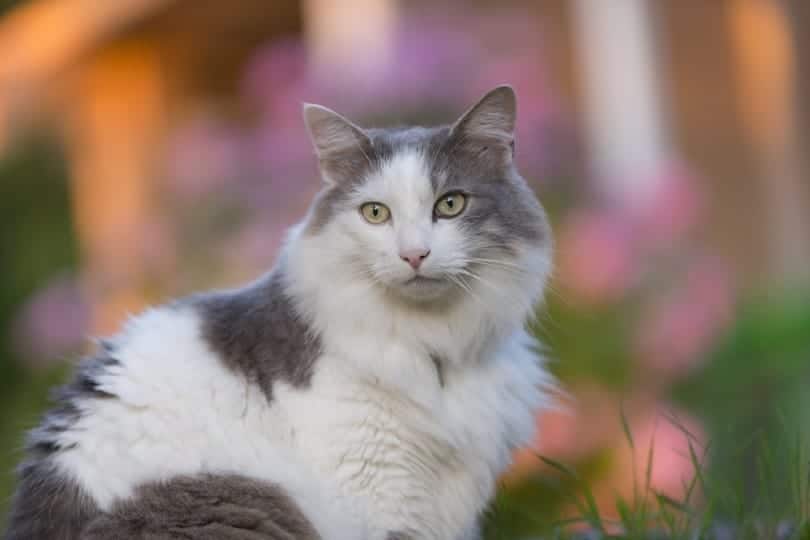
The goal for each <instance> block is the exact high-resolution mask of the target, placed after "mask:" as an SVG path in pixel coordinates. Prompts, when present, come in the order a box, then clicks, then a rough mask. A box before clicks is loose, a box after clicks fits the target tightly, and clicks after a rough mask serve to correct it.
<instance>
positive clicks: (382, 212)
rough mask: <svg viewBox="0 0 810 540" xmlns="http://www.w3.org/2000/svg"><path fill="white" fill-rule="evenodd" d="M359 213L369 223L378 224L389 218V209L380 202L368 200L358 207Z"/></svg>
mask: <svg viewBox="0 0 810 540" xmlns="http://www.w3.org/2000/svg"><path fill="white" fill-rule="evenodd" d="M360 213H361V214H363V217H364V218H365V220H366V221H368V222H369V223H372V224H374V225H379V224H380V223H385V222H386V221H388V220H389V219H391V211H390V210H389V209H388V207H387V206H385V205H384V204H382V203H378V202H369V203H366V204H364V205H363V206H361V207H360Z"/></svg>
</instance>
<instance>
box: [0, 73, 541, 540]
mask: <svg viewBox="0 0 810 540" xmlns="http://www.w3.org/2000/svg"><path fill="white" fill-rule="evenodd" d="M303 114H304V119H305V123H306V126H307V128H308V132H309V134H310V138H311V140H312V142H313V146H314V151H315V155H316V157H317V159H318V162H319V164H320V171H321V176H322V177H323V186H322V189H321V190H320V192H319V193H318V194H317V195H316V196H315V198H314V201H313V202H312V205H311V207H310V209H309V211H308V213H307V214H306V215H305V216H304V218H303V219H302V220H301V222H300V223H299V224H297V225H295V226H293V227H292V228H291V229H290V231H289V233H288V235H287V237H286V240H285V242H284V245H283V246H282V248H281V250H280V254H279V257H278V261H277V263H276V264H275V266H274V267H273V268H272V269H271V270H270V271H269V272H268V273H267V274H265V275H264V276H262V277H260V278H258V279H257V280H256V281H255V282H253V283H250V284H248V285H246V286H245V287H243V288H239V289H233V290H223V291H214V292H209V293H202V294H196V295H192V296H189V297H187V298H183V299H180V300H175V301H173V302H170V303H168V304H166V305H164V306H161V307H157V308H153V309H150V310H148V311H146V312H144V313H142V314H140V315H138V316H136V317H133V318H131V319H130V320H129V321H128V322H127V323H126V325H125V327H124V328H123V330H122V331H121V332H120V333H119V334H118V335H116V336H114V337H112V338H110V339H106V340H102V341H100V342H99V344H98V347H97V350H96V352H95V353H94V354H92V355H91V356H90V357H89V358H87V359H85V360H83V361H82V362H81V363H80V364H79V365H78V367H77V369H76V373H75V378H74V380H73V381H72V382H71V383H69V384H68V385H66V386H65V387H63V388H62V389H61V391H60V392H59V394H58V396H57V403H56V405H55V407H54V408H53V409H52V410H51V411H50V412H48V413H47V414H46V415H45V416H44V418H43V420H42V422H41V424H40V425H39V426H38V427H36V428H35V429H34V430H32V431H31V433H30V436H29V439H28V444H27V455H26V458H25V460H24V461H23V463H22V465H21V466H20V468H19V471H18V476H19V478H18V486H17V491H16V494H15V497H14V501H13V504H12V510H11V512H10V516H9V520H8V529H7V532H6V539H7V540H31V539H53V540H73V539H79V538H81V539H83V540H102V539H112V538H115V539H123V540H129V539H133V540H134V539H136V538H149V539H170V538H200V539H209V538H210V539H213V538H217V539H242V540H259V539H265V540H267V539H273V540H281V539H289V540H292V539H295V540H316V539H320V540H406V539H408V540H422V539H441V540H468V539H473V538H477V537H478V534H479V528H480V523H479V522H480V516H481V515H482V512H483V511H484V509H485V508H486V505H487V503H488V501H489V500H490V498H491V496H492V495H493V492H494V490H495V487H496V481H497V478H498V476H499V474H500V473H502V472H503V471H504V469H505V468H506V467H507V466H508V465H509V463H510V459H511V454H512V451H513V450H514V449H515V448H517V447H519V446H521V445H524V444H526V443H529V442H530V441H532V440H533V437H534V426H535V421H534V419H535V413H536V411H537V410H538V409H539V408H541V407H543V406H546V405H547V404H548V403H549V401H550V395H551V391H552V389H553V381H552V378H551V376H550V375H549V374H548V372H547V370H546V369H545V367H544V363H543V358H542V354H541V353H540V352H539V345H538V344H537V343H536V342H535V341H534V339H533V338H532V337H531V336H530V335H529V333H528V332H527V331H526V329H525V327H526V324H527V321H528V320H529V319H530V318H531V317H532V314H533V313H534V309H535V306H536V304H537V303H538V302H539V301H540V300H541V297H542V294H543V291H544V288H545V284H546V281H547V278H548V275H549V273H550V268H551V260H552V241H551V231H550V227H549V223H548V220H547V217H546V214H545V212H544V210H543V209H542V207H541V205H540V203H539V202H538V200H537V198H536V197H535V195H534V194H533V192H532V190H531V189H530V188H529V186H528V185H527V183H526V182H525V180H524V179H523V178H522V177H521V176H520V174H519V173H518V171H517V169H516V167H515V164H514V130H515V121H516V98H515V94H514V91H513V90H512V88H511V87H509V86H501V87H498V88H495V89H494V90H492V91H490V92H489V93H487V94H486V95H485V96H483V97H482V98H481V99H480V100H479V101H478V102H477V104H475V105H474V106H473V107H471V108H469V109H468V110H467V112H466V113H464V114H463V115H462V116H461V118H460V119H459V120H458V121H456V122H455V123H454V124H452V125H446V126H439V127H430V128H425V127H405V128H386V129H362V128H360V127H358V126H357V125H355V124H353V123H351V122H350V121H349V120H347V119H346V118H344V117H343V116H340V115H339V114H337V113H335V112H333V111H331V110H329V109H327V108H325V107H321V106H318V105H311V104H307V105H305V106H304V113H303Z"/></svg>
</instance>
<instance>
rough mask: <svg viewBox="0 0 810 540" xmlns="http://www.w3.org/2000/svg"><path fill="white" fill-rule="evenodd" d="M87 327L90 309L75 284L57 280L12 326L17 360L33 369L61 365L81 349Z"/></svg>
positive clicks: (68, 279)
mask: <svg viewBox="0 0 810 540" xmlns="http://www.w3.org/2000/svg"><path fill="white" fill-rule="evenodd" d="M89 323H90V307H89V305H88V303H87V302H86V300H85V298H84V295H83V294H82V292H81V290H80V287H79V285H78V283H77V282H76V280H75V279H74V278H72V277H69V276H64V275H62V276H57V277H56V278H54V279H52V280H51V281H50V283H48V284H47V285H46V286H45V287H43V288H42V289H40V290H39V291H37V292H36V293H35V294H34V295H33V296H32V297H31V298H30V299H29V300H28V302H27V303H26V304H25V305H24V306H23V308H22V310H21V312H20V314H19V315H18V318H17V321H16V323H15V334H16V336H15V342H16V348H17V350H18V353H19V355H20V358H23V359H25V360H26V361H27V362H29V363H30V364H32V365H34V366H41V365H46V364H48V363H50V362H54V361H61V360H64V358H61V355H65V354H68V353H70V352H73V351H75V350H77V349H78V348H80V347H81V345H82V344H83V342H84V340H85V339H86V336H87V332H88V327H89Z"/></svg>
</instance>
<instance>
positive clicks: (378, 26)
mask: <svg viewBox="0 0 810 540" xmlns="http://www.w3.org/2000/svg"><path fill="white" fill-rule="evenodd" d="M303 10H304V34H305V37H306V40H307V45H308V48H309V54H310V60H311V62H312V66H313V68H314V69H315V70H316V71H317V72H318V73H324V74H327V75H328V74H339V75H340V76H341V77H344V78H345V77H352V78H356V79H358V80H357V82H358V83H362V82H363V81H364V80H367V79H368V78H369V77H374V75H375V74H377V73H379V72H380V68H381V67H382V66H385V65H386V64H387V63H388V62H389V61H390V59H391V58H390V57H391V51H392V48H393V39H394V37H395V31H396V28H395V27H396V22H397V1H396V0H304V2H303Z"/></svg>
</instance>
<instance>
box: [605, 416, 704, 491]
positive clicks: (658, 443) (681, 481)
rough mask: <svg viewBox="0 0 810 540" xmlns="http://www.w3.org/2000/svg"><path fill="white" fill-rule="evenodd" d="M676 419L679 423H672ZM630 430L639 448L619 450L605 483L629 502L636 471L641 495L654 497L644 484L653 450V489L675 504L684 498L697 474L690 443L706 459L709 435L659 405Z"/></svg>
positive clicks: (693, 420) (687, 418)
mask: <svg viewBox="0 0 810 540" xmlns="http://www.w3.org/2000/svg"><path fill="white" fill-rule="evenodd" d="M673 419H674V420H675V422H677V423H675V422H673ZM630 430H631V432H632V434H633V441H634V444H635V447H636V448H635V452H633V451H632V449H631V448H630V446H629V444H627V443H626V441H623V443H624V444H622V445H620V446H618V447H617V450H616V466H615V468H614V469H613V473H612V474H611V475H610V478H609V479H608V480H607V481H606V483H607V484H609V485H612V486H614V487H615V489H616V491H617V492H618V493H619V494H621V495H622V496H623V497H624V498H625V500H627V499H629V498H630V497H632V495H633V482H632V480H633V477H634V473H633V469H635V478H636V481H637V486H636V487H637V489H638V492H639V494H640V495H642V496H647V497H649V496H652V495H653V493H644V488H645V486H644V483H645V482H646V478H645V476H646V472H647V466H648V461H649V457H650V449H651V448H653V452H652V463H651V465H652V466H651V469H650V485H649V487H650V489H651V490H652V491H653V492H655V493H663V494H665V495H667V496H669V497H671V498H673V499H675V500H679V499H682V498H683V496H684V495H685V492H684V490H685V486H686V485H688V483H689V482H690V481H691V480H692V479H693V478H694V477H695V474H696V472H697V471H696V470H695V466H694V463H693V461H692V459H691V457H690V450H689V445H690V442H691V445H692V448H693V450H694V451H695V453H696V454H697V457H698V459H702V458H703V457H704V456H703V452H704V449H705V445H706V432H705V430H704V429H703V425H702V424H701V423H700V422H699V421H698V420H697V419H696V418H693V417H691V416H689V415H687V414H686V413H684V412H682V411H677V410H675V409H673V408H672V407H670V406H663V405H658V406H655V407H654V408H653V409H652V410H650V411H648V412H646V413H645V414H642V415H640V416H638V417H637V418H635V420H634V421H633V422H632V423H631V425H630Z"/></svg>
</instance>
